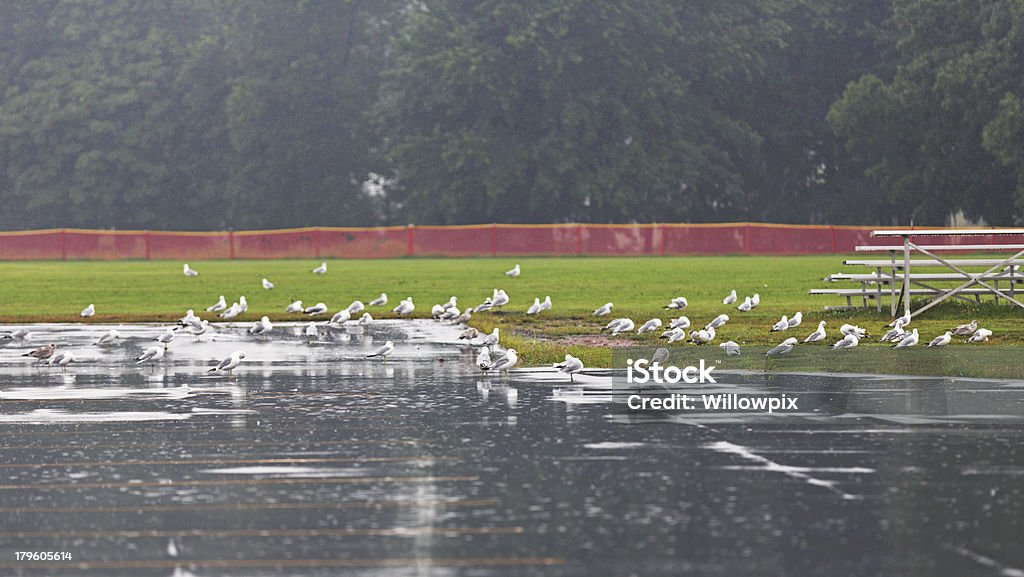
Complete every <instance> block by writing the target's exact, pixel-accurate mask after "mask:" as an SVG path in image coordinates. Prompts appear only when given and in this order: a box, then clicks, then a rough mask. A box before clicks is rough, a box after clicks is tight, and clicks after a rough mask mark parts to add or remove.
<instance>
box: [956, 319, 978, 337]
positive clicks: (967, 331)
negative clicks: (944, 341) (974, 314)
mask: <svg viewBox="0 0 1024 577" xmlns="http://www.w3.org/2000/svg"><path fill="white" fill-rule="evenodd" d="M976 330H978V321H977V319H975V320H973V321H971V322H969V323H967V324H965V325H959V326H957V327H956V328H955V329H953V334H954V335H956V336H958V337H966V336H967V335H971V334H974V331H976Z"/></svg>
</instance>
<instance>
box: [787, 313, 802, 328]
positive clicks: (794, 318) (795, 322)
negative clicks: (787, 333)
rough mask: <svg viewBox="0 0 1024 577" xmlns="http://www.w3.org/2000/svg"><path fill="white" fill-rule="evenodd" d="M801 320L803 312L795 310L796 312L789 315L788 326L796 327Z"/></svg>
mask: <svg viewBox="0 0 1024 577" xmlns="http://www.w3.org/2000/svg"><path fill="white" fill-rule="evenodd" d="M802 322H804V313H802V312H800V311H797V312H796V314H794V315H793V316H791V317H789V327H788V328H791V329H795V328H796V327H798V326H800V323H802Z"/></svg>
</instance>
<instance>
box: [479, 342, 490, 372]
mask: <svg viewBox="0 0 1024 577" xmlns="http://www.w3.org/2000/svg"><path fill="white" fill-rule="evenodd" d="M476 366H477V367H479V368H480V370H481V371H486V370H487V367H489V366H491V349H489V348H487V347H480V352H479V353H477V355H476Z"/></svg>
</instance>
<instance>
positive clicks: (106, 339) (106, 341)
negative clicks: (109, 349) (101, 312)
mask: <svg viewBox="0 0 1024 577" xmlns="http://www.w3.org/2000/svg"><path fill="white" fill-rule="evenodd" d="M120 338H121V333H119V332H118V331H117V330H116V329H111V330H109V331H107V332H105V333H103V336H101V337H100V338H99V339H97V340H96V342H95V343H93V344H94V345H110V344H113V343H114V342H116V341H117V340H118V339H120Z"/></svg>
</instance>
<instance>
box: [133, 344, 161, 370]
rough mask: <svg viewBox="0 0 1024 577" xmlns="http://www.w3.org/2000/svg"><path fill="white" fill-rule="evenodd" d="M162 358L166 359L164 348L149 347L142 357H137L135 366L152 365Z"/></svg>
mask: <svg viewBox="0 0 1024 577" xmlns="http://www.w3.org/2000/svg"><path fill="white" fill-rule="evenodd" d="M162 358H164V349H163V348H162V347H155V346H154V347H147V348H146V350H144V351H142V354H141V355H139V356H137V357H135V364H137V365H141V364H143V363H151V362H155V361H159V360H160V359H162Z"/></svg>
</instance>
